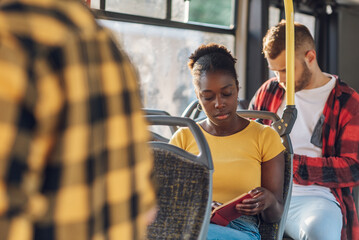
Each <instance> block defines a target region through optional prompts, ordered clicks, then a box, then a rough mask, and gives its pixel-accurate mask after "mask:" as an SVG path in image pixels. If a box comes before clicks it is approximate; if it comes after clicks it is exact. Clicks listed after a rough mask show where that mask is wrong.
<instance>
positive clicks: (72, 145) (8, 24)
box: [0, 0, 155, 240]
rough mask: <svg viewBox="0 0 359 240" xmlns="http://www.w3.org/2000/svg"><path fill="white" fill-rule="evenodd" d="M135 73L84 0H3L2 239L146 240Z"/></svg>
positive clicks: (143, 136)
mask: <svg viewBox="0 0 359 240" xmlns="http://www.w3.org/2000/svg"><path fill="white" fill-rule="evenodd" d="M148 139H149V134H148V132H147V126H146V122H145V119H144V118H143V114H142V111H141V102H140V97H139V91H138V84H137V75H136V73H135V70H134V68H133V67H132V65H131V64H130V62H129V60H128V58H127V56H126V55H125V54H124V53H123V52H122V50H120V49H119V47H118V45H117V44H116V41H115V39H114V37H113V36H112V34H111V33H110V32H109V31H108V30H107V29H104V28H103V27H101V26H99V25H98V24H97V23H96V21H95V19H94V16H93V14H92V13H91V11H90V9H89V8H88V7H87V6H86V5H85V3H84V2H83V1H82V0H6V1H5V0H0V239H11V240H12V239H14V240H23V239H46V240H48V239H59V240H61V239H63V240H71V239H76V240H87V239H94V240H95V239H116V240H118V239H142V238H143V236H144V233H145V224H146V221H147V216H148V212H149V210H150V209H153V207H154V198H155V195H154V192H153V188H152V185H151V183H150V181H149V175H150V172H151V170H152V164H153V161H152V156H151V152H150V149H149V148H148V146H147V140H148Z"/></svg>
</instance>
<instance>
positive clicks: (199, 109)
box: [197, 103, 203, 112]
mask: <svg viewBox="0 0 359 240" xmlns="http://www.w3.org/2000/svg"><path fill="white" fill-rule="evenodd" d="M197 110H198V111H200V112H201V111H202V110H203V109H202V106H201V104H199V103H198V104H197Z"/></svg>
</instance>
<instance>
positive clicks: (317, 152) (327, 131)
mask: <svg viewBox="0 0 359 240" xmlns="http://www.w3.org/2000/svg"><path fill="white" fill-rule="evenodd" d="M295 51H296V55H295V92H296V93H295V104H296V108H297V110H298V117H297V120H296V122H295V124H294V127H293V130H292V132H291V134H290V137H291V140H292V144H293V149H294V159H293V161H294V162H293V174H294V175H293V178H294V185H293V192H292V201H291V204H290V208H289V212H288V220H287V223H286V228H285V232H286V234H287V235H288V236H290V237H292V238H293V239H310V240H316V239H318V240H319V239H321V240H324V239H325V240H330V239H333V240H334V239H336V240H338V239H342V240H345V239H349V240H354V239H359V224H358V218H357V213H356V210H355V204H354V200H353V196H352V190H353V187H355V186H357V185H358V184H359V156H358V155H359V95H358V93H357V92H355V90H353V89H352V88H350V87H349V86H348V85H347V84H345V83H344V82H342V81H341V80H340V79H339V78H338V77H337V76H333V75H330V74H327V73H324V72H322V71H321V70H320V68H319V66H318V63H317V60H316V52H315V45H314V40H313V38H312V36H311V35H310V32H309V30H308V29H307V28H306V27H305V26H304V25H302V24H299V23H295ZM263 53H264V55H265V58H266V59H267V61H268V65H269V68H270V69H271V70H272V71H274V73H275V75H276V77H275V78H272V79H270V80H268V81H267V82H265V83H264V84H263V85H262V86H261V88H260V89H259V90H258V91H257V93H256V94H255V96H254V97H253V99H252V101H251V103H250V109H254V110H265V111H271V112H275V113H277V114H278V115H279V116H281V115H282V113H283V109H284V107H285V105H286V103H285V102H286V100H285V82H286V79H285V72H286V64H285V21H282V22H280V23H279V24H278V25H277V26H275V27H272V28H271V29H269V30H268V32H267V34H266V36H265V37H264V38H263ZM267 123H268V122H267Z"/></svg>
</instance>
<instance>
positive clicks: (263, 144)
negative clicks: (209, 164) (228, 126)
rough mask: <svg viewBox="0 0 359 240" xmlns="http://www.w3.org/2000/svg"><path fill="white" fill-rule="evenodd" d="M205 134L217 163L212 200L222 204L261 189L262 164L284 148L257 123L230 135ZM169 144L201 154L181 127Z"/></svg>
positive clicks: (190, 135) (267, 130) (265, 128)
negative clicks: (257, 188) (254, 189)
mask: <svg viewBox="0 0 359 240" xmlns="http://www.w3.org/2000/svg"><path fill="white" fill-rule="evenodd" d="M201 129H202V128H201ZM202 132H203V133H204V136H205V137H206V139H207V142H208V145H209V148H210V151H211V154H212V159H213V164H214V174H213V200H215V201H219V202H227V201H229V200H231V199H233V198H235V197H237V196H239V195H240V194H242V193H245V192H248V191H250V190H252V189H253V188H256V187H259V186H260V185H261V163H262V162H266V161H269V160H271V159H272V158H274V157H275V156H277V155H278V154H279V153H280V152H282V151H283V150H284V149H285V148H284V146H283V144H282V142H281V139H280V137H279V135H278V133H277V132H276V131H275V130H273V129H272V128H271V127H269V126H265V125H261V124H259V123H257V122H254V121H250V124H249V125H248V126H247V127H246V128H245V129H243V130H242V131H240V132H238V133H235V134H233V135H230V136H213V135H211V134H209V133H207V132H206V131H204V130H203V129H202ZM170 143H172V144H173V145H176V146H178V147H180V148H182V149H184V150H186V151H188V152H191V153H193V154H198V153H199V151H198V147H197V144H196V141H195V139H194V137H193V135H192V133H191V131H190V130H189V129H188V128H180V129H179V130H178V131H177V132H176V133H175V134H174V135H173V137H172V138H171V141H170Z"/></svg>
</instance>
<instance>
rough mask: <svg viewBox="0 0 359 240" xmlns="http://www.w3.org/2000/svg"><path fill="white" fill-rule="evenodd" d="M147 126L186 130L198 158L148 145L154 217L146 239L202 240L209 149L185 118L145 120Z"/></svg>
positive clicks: (208, 187)
mask: <svg viewBox="0 0 359 240" xmlns="http://www.w3.org/2000/svg"><path fill="white" fill-rule="evenodd" d="M146 118H147V120H148V121H149V123H150V124H151V125H168V126H186V127H189V128H190V130H191V132H192V133H193V135H194V137H195V139H196V142H197V145H198V148H199V151H200V153H199V155H198V156H196V155H193V154H191V153H188V152H186V151H185V150H183V149H181V148H178V147H176V146H174V145H171V144H168V143H166V142H159V141H157V142H150V145H151V147H152V149H153V154H154V170H153V178H154V182H155V186H156V196H157V205H158V213H157V216H156V219H155V220H154V222H153V223H152V224H150V225H149V226H148V229H147V238H148V239H156V240H157V239H205V238H206V236H207V232H208V226H209V222H210V214H211V202H212V174H213V163H212V158H211V154H210V151H209V147H208V144H207V141H206V139H205V137H204V136H203V133H202V132H201V130H200V129H199V127H198V126H197V125H196V123H195V122H194V121H193V120H191V119H188V118H180V117H171V116H146Z"/></svg>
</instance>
